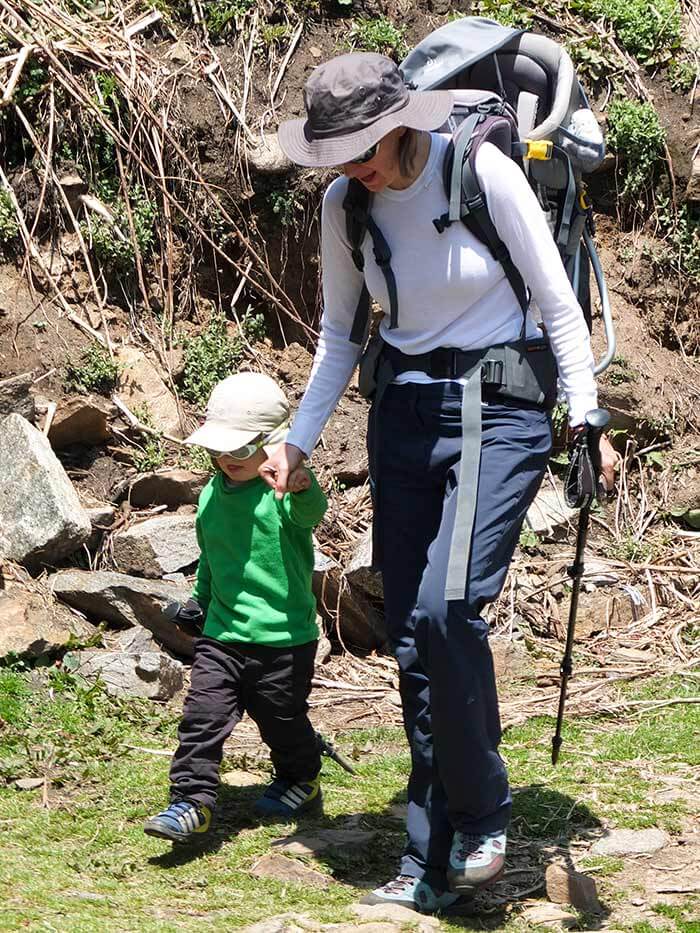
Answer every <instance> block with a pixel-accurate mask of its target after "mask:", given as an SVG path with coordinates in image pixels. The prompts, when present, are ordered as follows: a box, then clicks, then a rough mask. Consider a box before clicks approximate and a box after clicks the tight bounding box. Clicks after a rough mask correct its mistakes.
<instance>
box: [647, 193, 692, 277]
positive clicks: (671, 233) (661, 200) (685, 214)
mask: <svg viewBox="0 0 700 933" xmlns="http://www.w3.org/2000/svg"><path fill="white" fill-rule="evenodd" d="M656 217H657V220H658V222H659V227H660V229H661V232H662V233H663V234H665V236H666V238H667V241H668V243H669V244H670V246H669V249H668V250H667V251H666V253H665V255H662V257H661V258H662V260H663V259H665V260H666V261H669V260H670V261H671V263H672V265H673V266H674V267H675V268H676V269H678V270H679V271H680V272H682V273H683V274H684V275H685V276H687V277H688V279H691V280H692V281H694V282H697V281H700V213H699V212H698V210H697V209H693V208H691V207H689V206H688V204H683V205H681V207H680V208H678V210H677V211H676V213H675V214H674V212H673V208H672V205H671V200H670V198H668V197H664V196H663V195H657V197H656Z"/></svg>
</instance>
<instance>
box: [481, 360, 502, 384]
mask: <svg viewBox="0 0 700 933" xmlns="http://www.w3.org/2000/svg"><path fill="white" fill-rule="evenodd" d="M481 381H482V382H485V383H486V384H487V385H495V386H502V385H503V360H484V361H483V362H482V364H481Z"/></svg>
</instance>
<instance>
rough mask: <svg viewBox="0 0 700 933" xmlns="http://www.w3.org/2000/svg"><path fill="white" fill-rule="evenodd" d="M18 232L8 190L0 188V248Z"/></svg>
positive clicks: (10, 241) (17, 224) (15, 214)
mask: <svg viewBox="0 0 700 933" xmlns="http://www.w3.org/2000/svg"><path fill="white" fill-rule="evenodd" d="M18 234H19V221H18V220H17V212H16V211H15V206H14V204H13V203H12V198H11V197H10V193H9V191H5V189H4V188H3V189H2V190H0V248H2V247H3V246H8V245H9V244H10V243H12V241H13V240H15V239H16V238H17V236H18Z"/></svg>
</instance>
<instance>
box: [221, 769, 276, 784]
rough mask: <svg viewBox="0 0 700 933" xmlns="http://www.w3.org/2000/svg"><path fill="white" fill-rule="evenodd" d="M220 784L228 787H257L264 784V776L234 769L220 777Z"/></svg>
mask: <svg viewBox="0 0 700 933" xmlns="http://www.w3.org/2000/svg"><path fill="white" fill-rule="evenodd" d="M221 782H222V784H228V785H229V787H257V786H259V785H260V784H264V783H265V776H264V775H262V774H253V772H252V771H241V770H240V769H238V768H234V769H233V770H232V771H225V772H224V773H223V774H222V775H221Z"/></svg>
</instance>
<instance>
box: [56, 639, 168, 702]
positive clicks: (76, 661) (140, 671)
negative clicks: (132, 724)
mask: <svg viewBox="0 0 700 933" xmlns="http://www.w3.org/2000/svg"><path fill="white" fill-rule="evenodd" d="M63 663H64V666H65V667H66V668H67V669H68V670H69V671H72V672H73V673H75V674H79V675H80V676H81V677H84V678H85V679H86V680H97V679H99V680H101V681H102V682H103V683H104V686H105V690H106V691H107V693H111V694H112V695H113V696H131V697H143V698H144V699H148V700H169V699H170V698H171V697H173V696H174V695H175V694H176V693H177V692H178V691H179V690H182V687H183V685H184V681H185V678H184V667H183V665H182V664H181V663H180V661H176V660H175V659H174V658H171V657H170V655H167V654H165V652H163V651H144V652H141V653H138V654H132V653H130V652H127V651H101V650H99V649H97V650H94V649H89V648H88V649H86V650H84V651H72V652H70V653H69V654H67V655H66V656H65V658H64V659H63Z"/></svg>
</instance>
